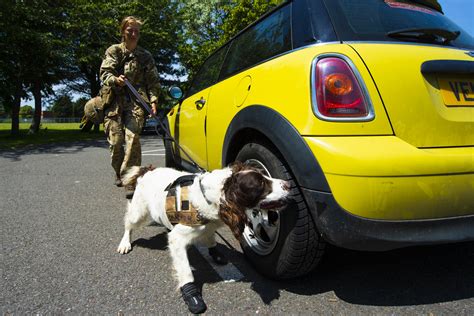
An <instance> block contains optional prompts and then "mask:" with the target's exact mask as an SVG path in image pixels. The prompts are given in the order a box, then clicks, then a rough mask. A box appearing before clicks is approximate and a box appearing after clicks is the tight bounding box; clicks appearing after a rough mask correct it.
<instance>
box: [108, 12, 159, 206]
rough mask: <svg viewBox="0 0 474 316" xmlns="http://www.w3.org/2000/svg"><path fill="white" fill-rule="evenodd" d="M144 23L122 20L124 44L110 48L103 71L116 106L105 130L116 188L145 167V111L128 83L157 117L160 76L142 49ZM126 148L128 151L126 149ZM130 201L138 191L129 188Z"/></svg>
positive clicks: (128, 18) (110, 106)
mask: <svg viewBox="0 0 474 316" xmlns="http://www.w3.org/2000/svg"><path fill="white" fill-rule="evenodd" d="M141 25H142V22H141V21H140V20H139V19H137V18H135V17H133V16H129V17H126V18H124V19H123V20H122V23H121V27H120V30H121V35H122V42H121V43H120V44H115V45H112V46H110V47H109V48H108V49H107V51H106V52H105V58H104V59H103V61H102V65H101V67H100V79H101V80H102V83H103V84H104V85H107V86H110V87H112V91H113V95H114V98H113V102H112V104H110V105H108V106H107V107H106V108H105V109H104V129H105V133H106V135H107V140H108V142H109V144H110V156H111V160H112V163H111V164H112V167H113V169H114V171H115V175H116V180H115V185H117V186H121V185H122V182H121V176H122V174H123V172H124V171H125V170H126V169H128V168H130V167H132V166H140V165H141V145H140V132H141V129H142V126H143V123H144V120H145V111H144V109H142V108H141V107H140V105H139V104H138V102H137V101H136V100H135V99H134V97H133V96H132V94H131V92H130V91H128V89H127V88H126V86H125V81H124V79H125V78H126V79H128V81H129V82H130V83H131V84H132V85H133V86H134V87H135V88H136V89H137V90H138V92H139V93H140V95H141V96H142V97H143V99H144V100H145V101H146V102H147V103H148V104H150V103H151V107H152V110H153V112H154V113H155V114H156V111H157V102H158V95H159V90H160V84H159V75H158V71H157V69H156V66H155V62H154V59H153V57H152V55H151V54H150V53H149V52H148V51H147V50H145V49H143V48H141V47H140V46H138V45H137V44H138V39H139V37H140V28H141ZM124 144H125V149H124V148H123V145H124ZM125 189H126V190H127V192H126V196H127V198H131V197H132V196H133V191H134V189H135V188H134V187H126V188H125Z"/></svg>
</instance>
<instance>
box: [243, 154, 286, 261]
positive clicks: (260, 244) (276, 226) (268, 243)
mask: <svg viewBox="0 0 474 316" xmlns="http://www.w3.org/2000/svg"><path fill="white" fill-rule="evenodd" d="M245 163H246V164H248V165H250V166H252V167H254V168H256V169H258V170H260V171H261V172H262V173H263V174H265V175H266V176H271V174H270V172H269V171H268V169H267V168H266V167H265V165H264V164H263V163H262V162H261V161H259V160H257V159H248V160H247V161H245ZM247 217H248V219H249V223H248V224H247V225H245V229H244V232H243V237H244V239H245V241H246V242H247V244H248V245H249V246H250V247H251V248H252V250H253V251H254V252H256V253H257V254H259V255H268V254H269V253H271V252H272V251H273V249H274V248H275V246H276V244H277V241H278V235H279V232H280V214H279V212H275V211H269V212H264V211H262V210H260V209H258V208H257V209H252V210H248V211H247Z"/></svg>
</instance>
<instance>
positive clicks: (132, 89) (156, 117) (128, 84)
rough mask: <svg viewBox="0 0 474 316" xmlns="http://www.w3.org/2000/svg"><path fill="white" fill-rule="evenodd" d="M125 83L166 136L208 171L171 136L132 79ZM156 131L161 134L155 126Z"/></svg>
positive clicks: (199, 168)
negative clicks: (131, 81)
mask: <svg viewBox="0 0 474 316" xmlns="http://www.w3.org/2000/svg"><path fill="white" fill-rule="evenodd" d="M125 84H126V85H127V87H128V89H129V90H130V92H132V94H133V95H134V96H135V98H137V101H138V102H139V103H140V105H141V106H142V107H143V108H144V109H145V110H146V111H147V112H148V113H149V114H150V115H151V116H152V117H153V118H154V119H155V120H156V121H157V122H158V124H160V126H161V128H162V129H163V131H164V133H165V137H166V139H168V140H171V141H172V142H174V143H175V144H176V146H177V147H178V149H180V150H181V151H182V152H183V153H184V154H185V155H186V157H188V158H189V160H190V161H191V163H192V164H193V166H194V167H196V168H197V169H198V170H199V171H200V172H206V169H204V168H202V167H201V166H199V165H198V164H197V163H196V162H195V161H194V160H193V158H191V156H189V155H188V153H187V152H186V151H185V150H184V149H183V148H182V147H181V146H180V145H179V143H178V142H177V141H176V139H174V137H173V136H171V133H170V131H169V129H168V128H166V126H165V125H164V124H163V122H162V121H161V120H160V119H159V118H158V116H156V114H155V113H153V111H152V110H151V108H150V106H149V105H148V104H147V103H146V102H145V100H143V98H142V96H141V95H140V94H139V93H138V91H137V89H135V87H134V86H133V85H132V84H131V83H130V81H128V79H126V78H125ZM155 131H156V133H157V134H158V135H159V133H158V130H157V129H156V127H155Z"/></svg>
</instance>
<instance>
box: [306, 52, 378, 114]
mask: <svg viewBox="0 0 474 316" xmlns="http://www.w3.org/2000/svg"><path fill="white" fill-rule="evenodd" d="M313 84H314V89H315V91H316V100H315V101H316V104H315V110H316V112H317V114H318V116H320V117H321V118H322V119H328V120H337V119H342V120H344V118H346V119H361V118H363V119H372V112H371V110H370V107H369V104H368V102H367V101H366V98H365V97H364V93H363V92H362V91H363V90H362V88H361V86H360V84H359V81H357V78H356V76H355V75H354V72H353V71H352V69H351V67H350V66H349V65H348V64H347V62H346V61H344V60H343V59H341V58H338V57H326V58H322V59H319V60H318V61H317V62H316V65H315V69H314V81H313Z"/></svg>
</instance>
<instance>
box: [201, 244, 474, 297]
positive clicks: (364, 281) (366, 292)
mask: <svg viewBox="0 0 474 316" xmlns="http://www.w3.org/2000/svg"><path fill="white" fill-rule="evenodd" d="M221 251H222V252H223V253H224V254H225V255H226V256H227V257H228V258H229V259H230V261H231V262H232V263H233V264H234V265H235V266H237V267H238V268H239V270H240V271H241V272H242V273H243V274H244V275H245V278H244V279H243V280H241V282H249V283H252V289H253V290H254V291H255V292H256V293H258V295H259V296H260V297H261V299H262V301H263V302H264V303H265V304H270V303H271V302H272V301H274V300H277V299H278V298H279V297H280V291H281V290H285V291H289V292H292V293H295V294H298V295H308V296H310V295H315V294H322V293H326V292H330V291H334V293H335V295H336V296H337V298H335V299H336V300H337V299H339V300H342V301H345V302H348V303H351V304H359V305H371V306H407V305H420V304H433V303H442V302H449V301H455V300H461V299H468V298H472V297H474V243H472V242H470V243H460V244H452V245H437V246H424V247H412V248H406V249H399V250H393V251H388V252H358V251H351V250H345V249H340V248H335V247H329V249H328V251H327V253H326V255H325V257H324V258H323V261H322V262H321V263H320V265H319V266H318V268H317V269H316V270H315V271H314V272H312V273H311V274H309V275H306V276H304V277H301V278H296V279H293V280H287V281H273V280H269V279H267V278H265V277H263V276H261V275H260V274H258V273H257V272H256V271H255V270H253V269H252V267H251V266H250V265H249V264H248V262H246V261H245V260H243V258H242V254H241V253H240V252H238V251H236V250H233V249H229V248H227V247H223V249H221ZM219 281H220V279H217V280H215V278H214V277H210V278H208V279H202V277H201V282H203V283H213V282H219Z"/></svg>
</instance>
